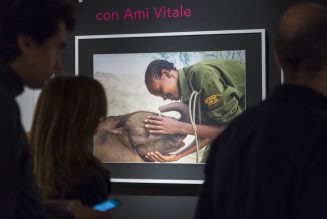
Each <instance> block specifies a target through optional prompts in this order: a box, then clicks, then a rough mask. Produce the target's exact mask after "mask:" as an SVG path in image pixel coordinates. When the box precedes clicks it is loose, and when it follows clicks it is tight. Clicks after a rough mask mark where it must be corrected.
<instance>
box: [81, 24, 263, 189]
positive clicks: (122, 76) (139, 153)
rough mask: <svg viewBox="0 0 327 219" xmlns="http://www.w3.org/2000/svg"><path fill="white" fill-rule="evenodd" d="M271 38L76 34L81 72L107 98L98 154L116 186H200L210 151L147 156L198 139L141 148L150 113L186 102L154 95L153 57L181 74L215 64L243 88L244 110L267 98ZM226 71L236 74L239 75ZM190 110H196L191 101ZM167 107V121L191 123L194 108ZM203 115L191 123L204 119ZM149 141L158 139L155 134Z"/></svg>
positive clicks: (245, 33)
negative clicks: (149, 80) (150, 82)
mask: <svg viewBox="0 0 327 219" xmlns="http://www.w3.org/2000/svg"><path fill="white" fill-rule="evenodd" d="M265 41H266V39H265V30H264V29H253V30H228V31H199V32H171V33H144V34H116V35H87V36H76V37H75V73H76V74H79V75H85V76H88V77H93V78H95V79H97V80H98V81H100V83H101V84H102V85H103V86H104V88H105V91H106V95H107V100H108V113H107V116H108V117H107V118H106V119H105V121H103V122H102V124H103V125H102V126H103V127H104V128H103V129H101V130H102V131H101V134H97V135H96V138H95V144H94V151H95V155H96V156H97V157H98V158H99V159H100V160H101V161H102V162H104V163H105V165H107V167H108V169H109V170H110V172H111V174H112V181H113V182H133V183H138V182H139V183H174V184H179V183H181V184H201V183H202V182H203V178H204V175H203V167H204V164H205V156H204V154H205V153H206V152H205V150H206V149H205V147H204V148H202V149H200V150H196V151H195V152H193V153H190V154H187V155H186V156H184V157H182V158H181V159H179V160H178V161H174V162H152V161H151V160H149V159H147V158H146V156H145V155H146V153H147V152H152V150H156V151H157V150H158V151H160V152H161V153H163V154H164V153H166V155H167V154H169V155H171V154H174V153H178V152H179V151H182V150H184V148H186V147H189V145H192V144H193V145H195V143H194V141H195V137H194V135H187V136H186V135H185V136H180V135H178V136H175V135H174V136H168V135H162V138H160V139H157V137H158V138H159V137H161V136H158V135H156V137H155V138H156V140H155V143H153V141H150V143H148V141H146V143H140V142H142V139H141V140H140V137H142V138H143V137H144V135H146V134H148V133H146V131H144V130H146V129H145V128H144V126H145V123H144V120H145V116H147V115H149V114H148V113H150V114H155V115H161V112H160V111H159V108H160V107H162V106H175V105H176V104H180V103H181V101H180V100H178V99H175V98H172V97H162V98H161V97H159V96H160V95H153V92H151V93H152V94H151V93H150V92H149V90H148V89H149V88H148V87H147V86H146V83H145V81H146V78H145V72H146V70H147V68H148V66H149V64H150V63H152V62H154V61H155V60H159V61H160V60H164V61H166V62H168V63H171V64H173V66H174V69H175V70H176V72H178V74H179V77H181V76H180V74H181V72H188V71H190V72H191V71H192V70H191V69H194V68H195V67H197V68H196V69H201V68H198V66H200V65H201V66H202V65H210V68H211V67H212V66H213V68H214V69H215V70H216V71H217V74H218V75H219V77H220V78H219V80H220V81H223V82H224V83H225V82H226V81H228V82H229V81H232V82H233V86H234V88H237V89H238V90H240V91H241V92H240V93H241V95H242V103H241V101H240V102H239V107H240V108H241V109H242V110H245V109H246V108H248V107H250V106H252V105H254V104H256V103H258V102H260V101H262V100H263V99H264V98H265V96H266V57H265V54H266V51H265ZM226 66H227V67H226ZM235 66H236V67H235ZM228 69H237V70H235V71H234V72H236V73H234V72H232V71H229V70H228ZM238 69H241V70H238ZM185 74H187V73H185ZM233 74H236V75H237V77H236V76H235V77H234V76H233ZM147 77H148V76H147ZM230 78H232V79H230ZM234 78H237V80H236V81H234ZM217 80H218V79H217ZM179 81H181V79H179ZM179 83H181V82H179ZM224 83H223V84H224ZM226 83H227V82H226ZM181 86H183V85H181V84H179V87H181ZM224 86H225V85H224ZM233 86H232V87H233ZM234 88H233V89H234ZM179 89H181V88H179ZM192 89H193V88H192ZM200 92H201V91H200ZM182 93H183V92H182ZM181 96H183V94H181ZM182 98H183V97H182ZM182 98H181V99H182ZM219 98H223V97H218V96H217V95H212V96H209V97H208V98H207V99H206V100H205V101H204V102H205V103H206V104H208V106H211V104H214V103H216V102H217V101H218V99H219ZM171 99H172V100H171ZM226 99H227V98H226ZM215 101H216V102H215ZM95 107H96V106H95ZM184 107H185V109H187V110H190V109H191V111H192V107H191V105H190V104H189V105H185V106H184ZM160 109H161V108H160ZM169 109H170V110H168V112H165V113H163V116H167V117H173V118H174V119H180V120H182V121H184V120H183V119H185V118H186V117H188V116H189V115H191V118H192V113H191V114H190V113H189V112H188V111H187V112H184V111H181V110H175V109H174V108H172V109H171V108H169ZM176 109H177V108H176ZM178 109H180V108H178ZM183 109H184V108H183ZM176 111H177V112H176ZM197 112H198V111H196V110H195V113H194V114H193V115H194V117H195V118H192V119H194V120H195V121H200V119H198V118H197V117H200V116H199V115H197ZM142 116H143V117H142ZM188 122H189V121H188ZM196 123H198V122H196ZM102 126H100V127H102ZM143 128H144V130H143ZM140 130H141V131H140ZM136 131H137V133H136ZM132 133H133V134H132ZM135 133H136V134H135ZM136 135H137V138H136V137H135V136H136ZM99 136H100V137H99ZM167 137H169V138H167ZM146 138H148V139H150V140H151V139H153V137H149V135H147V137H146ZM176 142H182V143H178V144H177V143H176ZM167 144H170V146H169V147H168V146H167ZM152 145H156V147H152ZM172 145H174V146H172ZM162 148H164V149H162ZM167 148H168V149H169V150H168V149H167ZM161 150H162V151H161Z"/></svg>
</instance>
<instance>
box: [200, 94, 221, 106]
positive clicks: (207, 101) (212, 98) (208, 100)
mask: <svg viewBox="0 0 327 219" xmlns="http://www.w3.org/2000/svg"><path fill="white" fill-rule="evenodd" d="M220 96H221V94H214V95H211V96H209V97H207V98H206V99H205V100H204V103H205V104H207V105H208V107H211V106H213V105H215V104H216V103H218V101H219V97H220Z"/></svg>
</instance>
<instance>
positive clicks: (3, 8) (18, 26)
mask: <svg viewBox="0 0 327 219" xmlns="http://www.w3.org/2000/svg"><path fill="white" fill-rule="evenodd" d="M60 22H64V23H65V25H66V27H67V29H68V30H72V29H73V28H74V26H75V18H74V16H73V8H72V5H71V4H68V3H65V2H64V1H59V0H1V1H0V59H1V60H3V61H5V62H12V61H14V60H15V59H16V58H17V57H18V56H19V55H20V50H19V48H18V46H17V38H18V36H19V35H22V34H25V35H28V36H30V37H32V38H33V39H34V40H35V41H36V42H38V43H40V44H42V43H44V42H45V41H47V40H48V39H49V38H50V37H52V36H54V35H55V34H56V33H57V31H58V27H59V24H60Z"/></svg>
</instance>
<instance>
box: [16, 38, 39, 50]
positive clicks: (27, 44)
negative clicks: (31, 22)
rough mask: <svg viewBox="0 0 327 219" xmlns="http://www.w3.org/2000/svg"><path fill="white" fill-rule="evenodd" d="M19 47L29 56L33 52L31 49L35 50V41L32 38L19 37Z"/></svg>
mask: <svg viewBox="0 0 327 219" xmlns="http://www.w3.org/2000/svg"><path fill="white" fill-rule="evenodd" d="M17 45H18V48H19V50H20V51H21V52H22V53H24V54H28V53H29V52H30V51H31V49H33V48H34V46H35V41H34V40H33V39H32V37H30V36H27V35H19V36H18V37H17Z"/></svg>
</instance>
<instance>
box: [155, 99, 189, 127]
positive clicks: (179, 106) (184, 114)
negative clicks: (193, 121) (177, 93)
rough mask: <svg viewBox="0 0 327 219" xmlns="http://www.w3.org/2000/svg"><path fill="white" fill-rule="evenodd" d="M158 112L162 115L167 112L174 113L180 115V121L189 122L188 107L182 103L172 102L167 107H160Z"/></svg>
mask: <svg viewBox="0 0 327 219" xmlns="http://www.w3.org/2000/svg"><path fill="white" fill-rule="evenodd" d="M159 111H160V112H162V113H164V112H169V111H176V112H178V113H179V114H181V118H180V119H179V120H180V121H183V122H190V116H189V110H188V105H186V104H184V103H182V102H172V103H169V104H167V105H163V106H160V107H159Z"/></svg>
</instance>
